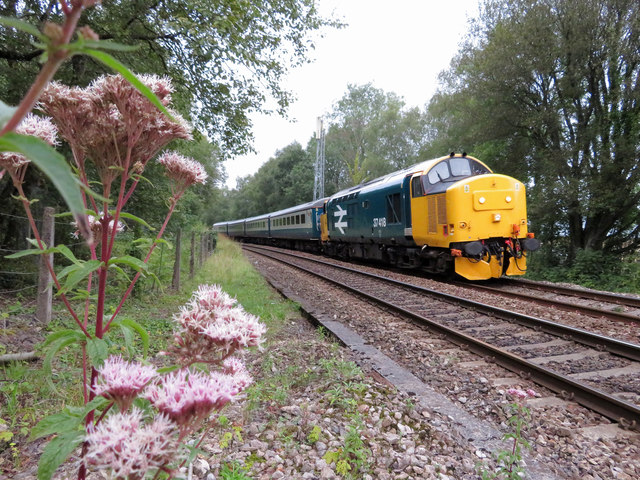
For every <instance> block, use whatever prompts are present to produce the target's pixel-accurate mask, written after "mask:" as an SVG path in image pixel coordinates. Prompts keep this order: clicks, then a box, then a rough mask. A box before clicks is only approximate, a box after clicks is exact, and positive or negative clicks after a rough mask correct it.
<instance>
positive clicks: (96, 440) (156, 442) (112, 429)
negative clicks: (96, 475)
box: [84, 408, 177, 479]
mask: <svg viewBox="0 0 640 480" xmlns="http://www.w3.org/2000/svg"><path fill="white" fill-rule="evenodd" d="M175 433H176V430H175V425H174V424H173V423H171V422H170V421H169V420H168V419H167V418H166V417H164V416H158V417H157V418H156V419H155V420H154V421H153V422H152V423H151V424H147V425H145V424H144V423H143V418H142V412H141V411H140V410H138V409H137V408H134V409H133V410H132V411H131V412H129V413H116V414H113V415H110V416H109V417H107V418H106V420H104V421H103V422H101V423H100V424H98V425H97V426H96V427H95V428H92V429H91V430H90V431H89V432H88V433H87V436H86V438H85V440H86V442H87V444H88V450H87V454H86V455H85V457H84V462H85V465H86V466H87V467H88V468H94V469H97V470H107V471H109V472H110V473H111V478H117V479H142V478H144V477H145V475H146V473H147V472H148V471H149V470H150V469H153V468H159V467H163V466H165V465H167V464H168V463H169V462H171V460H172V459H173V456H174V452H175V451H176V450H177V444H176V441H175Z"/></svg>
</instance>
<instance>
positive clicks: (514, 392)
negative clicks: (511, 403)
mask: <svg viewBox="0 0 640 480" xmlns="http://www.w3.org/2000/svg"><path fill="white" fill-rule="evenodd" d="M531 391H532V392H533V390H531ZM528 392H529V390H527V391H526V392H525V391H524V390H520V389H519V388H510V389H509V390H507V393H508V394H509V395H511V396H512V397H515V398H518V399H520V400H524V399H526V398H527V397H529V393H528ZM533 393H534V394H535V392H533Z"/></svg>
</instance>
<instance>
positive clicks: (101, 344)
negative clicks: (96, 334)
mask: <svg viewBox="0 0 640 480" xmlns="http://www.w3.org/2000/svg"><path fill="white" fill-rule="evenodd" d="M87 355H89V358H90V359H91V364H92V365H93V366H94V367H99V366H100V365H102V363H103V362H104V361H105V360H106V359H107V357H108V356H109V345H107V342H106V341H105V340H104V339H102V338H91V339H89V340H87Z"/></svg>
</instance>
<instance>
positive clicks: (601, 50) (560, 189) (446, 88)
mask: <svg viewBox="0 0 640 480" xmlns="http://www.w3.org/2000/svg"><path fill="white" fill-rule="evenodd" d="M639 80H640V6H639V5H638V3H637V2H634V1H632V0H580V1H578V0H544V1H543V0H517V1H506V0H495V1H487V2H485V5H484V10H483V13H482V15H481V17H480V19H479V21H478V22H477V23H476V25H475V28H474V30H473V31H472V36H471V37H470V38H469V40H468V41H467V43H466V45H465V46H464V48H463V49H462V51H461V52H460V54H459V55H458V57H457V58H456V59H455V60H454V62H453V63H452V67H451V69H450V70H449V71H448V72H446V74H445V75H444V76H443V88H442V90H441V91H440V93H439V95H438V96H436V97H435V98H434V100H433V101H432V102H431V105H430V108H429V113H430V116H431V119H432V124H431V127H432V131H431V137H432V139H433V138H435V137H438V138H439V139H438V140H435V141H434V142H433V143H432V144H437V143H439V142H443V141H444V142H446V141H447V139H452V138H456V135H458V134H459V135H460V137H459V138H461V139H463V141H464V143H466V144H467V145H468V147H467V148H469V149H471V150H473V151H476V150H477V151H479V152H487V153H491V154H492V155H496V156H497V158H498V160H499V161H498V164H500V165H501V166H504V167H506V168H507V169H510V170H511V171H513V172H516V173H517V174H523V175H524V177H523V180H526V179H527V178H526V177H528V181H529V184H530V188H529V192H530V202H529V205H530V212H531V216H532V218H534V221H535V222H536V223H539V225H540V226H541V227H542V230H543V233H544V236H545V237H546V238H548V239H552V238H554V237H556V236H566V237H568V240H569V242H568V243H569V245H568V252H569V258H570V259H571V258H573V257H574V255H575V252H576V251H578V250H580V249H587V250H595V251H598V250H604V251H607V252H611V253H615V254H621V253H623V252H626V251H631V250H635V249H636V248H637V247H638V246H639V245H640V227H639V225H640V210H639V208H638V205H639V203H640V191H639V189H638V185H639V182H640V169H639V168H638V159H639V157H640V81H639ZM443 139H444V140H443ZM536 228H537V227H536Z"/></svg>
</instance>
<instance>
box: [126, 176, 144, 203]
mask: <svg viewBox="0 0 640 480" xmlns="http://www.w3.org/2000/svg"><path fill="white" fill-rule="evenodd" d="M138 182H140V180H138V179H136V180H134V181H133V183H132V184H131V185H130V186H129V191H128V192H127V194H126V195H125V196H124V203H127V202H128V201H129V197H131V194H132V193H133V191H134V190H135V189H136V187H137V186H138Z"/></svg>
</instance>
